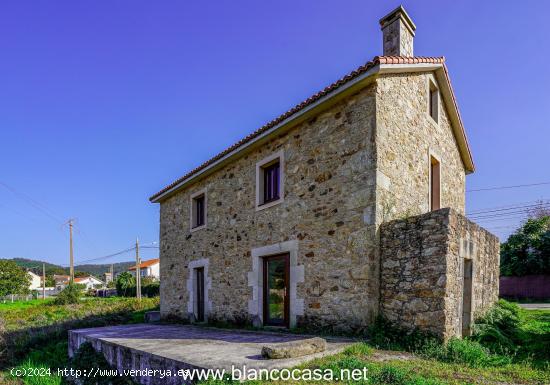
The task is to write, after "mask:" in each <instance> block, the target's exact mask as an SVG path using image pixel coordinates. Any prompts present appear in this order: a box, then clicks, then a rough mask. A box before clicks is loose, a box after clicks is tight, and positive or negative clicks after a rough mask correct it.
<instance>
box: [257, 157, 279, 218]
mask: <svg viewBox="0 0 550 385" xmlns="http://www.w3.org/2000/svg"><path fill="white" fill-rule="evenodd" d="M283 199H284V159H283V152H282V151H280V152H278V153H275V154H273V155H271V156H268V157H267V158H265V159H263V160H261V161H260V162H258V163H256V209H257V210H262V209H265V208H267V207H271V206H274V205H276V204H278V203H280V202H282V201H283Z"/></svg>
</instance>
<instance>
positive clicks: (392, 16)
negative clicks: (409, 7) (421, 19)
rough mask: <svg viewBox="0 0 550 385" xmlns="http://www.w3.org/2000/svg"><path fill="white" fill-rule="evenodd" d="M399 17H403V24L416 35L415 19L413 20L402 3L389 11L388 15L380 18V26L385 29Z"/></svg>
mask: <svg viewBox="0 0 550 385" xmlns="http://www.w3.org/2000/svg"><path fill="white" fill-rule="evenodd" d="M397 19H401V20H402V21H403V24H405V26H406V27H407V29H408V30H409V32H410V33H411V35H413V36H414V31H415V30H416V25H414V23H413V21H412V20H411V17H410V16H409V14H408V13H407V11H405V8H403V6H402V5H400V6H399V7H397V8H395V9H394V10H393V11H391V12H390V13H388V14H387V15H386V16H384V17H383V18H381V19H380V27H381V28H382V29H384V28H385V27H386V26H387V25H389V24H391V23H392V22H394V21H395V20H397Z"/></svg>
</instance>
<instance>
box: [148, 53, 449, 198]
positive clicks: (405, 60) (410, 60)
mask: <svg viewBox="0 0 550 385" xmlns="http://www.w3.org/2000/svg"><path fill="white" fill-rule="evenodd" d="M444 63H445V58H444V57H417V56H414V57H404V56H375V57H374V59H373V60H372V61H369V62H367V63H365V64H364V65H362V66H360V67H358V68H357V69H355V70H354V71H352V72H350V73H348V74H347V75H345V76H344V77H342V78H340V79H338V80H337V81H335V82H334V83H332V84H331V85H329V86H327V87H325V88H324V89H323V90H321V91H319V92H317V93H316V94H314V95H312V96H310V97H309V98H307V99H306V100H304V101H303V102H301V103H299V104H297V105H296V106H294V107H293V108H291V109H290V110H288V111H287V112H285V113H283V114H282V115H279V116H278V117H277V118H275V119H273V120H272V121H270V122H269V123H267V124H265V125H263V126H262V127H260V128H259V129H257V130H256V131H254V132H253V133H251V134H249V135H248V136H246V137H244V138H243V139H241V140H239V141H238V142H237V143H235V144H233V145H232V146H230V147H228V148H227V149H225V150H223V151H222V152H220V153H219V154H218V155H216V156H214V157H212V158H210V159H209V160H207V161H206V162H204V163H203V164H201V165H200V166H198V167H196V168H194V169H193V170H191V171H189V172H188V173H187V174H185V175H184V176H182V177H181V178H179V179H177V180H175V181H174V182H172V183H170V184H169V185H168V186H166V187H165V188H163V189H162V190H160V191H159V192H157V193H156V194H153V195H152V196H151V197H150V198H149V200H150V201H154V200H155V199H156V198H158V197H159V196H160V195H162V194H164V193H165V192H167V191H169V190H170V189H172V188H173V187H174V186H176V185H178V184H179V183H181V182H183V181H185V180H186V179H189V178H191V177H192V176H193V175H195V174H197V173H198V172H199V171H201V170H203V169H205V168H206V167H208V166H209V165H211V164H212V163H214V162H216V161H217V160H219V159H221V158H223V157H224V156H225V155H227V154H229V153H230V152H232V151H233V150H235V149H237V148H239V147H241V146H243V145H245V144H247V143H248V142H250V141H252V140H253V139H254V138H256V137H258V136H260V135H261V134H263V133H264V132H266V131H268V130H269V129H271V128H273V127H275V126H276V125H277V124H279V123H281V122H282V121H284V120H285V119H287V118H289V117H290V116H292V115H294V114H295V113H297V112H299V111H300V110H302V109H304V108H306V107H307V106H309V105H311V104H313V103H315V102H316V101H318V100H319V99H321V98H322V97H324V96H326V95H328V94H329V93H331V92H332V91H334V90H336V89H338V88H340V87H341V86H343V85H344V84H346V83H348V82H349V81H351V80H353V79H355V78H357V77H358V76H360V75H362V74H364V73H365V72H367V71H368V70H370V69H371V68H373V67H375V66H376V65H378V64H444ZM445 72H447V71H446V70H445Z"/></svg>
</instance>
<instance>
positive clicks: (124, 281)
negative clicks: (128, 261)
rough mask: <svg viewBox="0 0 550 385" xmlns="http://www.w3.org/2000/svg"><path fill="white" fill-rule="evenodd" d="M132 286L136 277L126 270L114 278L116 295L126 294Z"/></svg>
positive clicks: (134, 284)
mask: <svg viewBox="0 0 550 385" xmlns="http://www.w3.org/2000/svg"><path fill="white" fill-rule="evenodd" d="M134 286H136V279H135V277H134V276H133V275H132V274H130V273H128V272H127V271H125V272H124V273H121V274H120V275H119V276H118V277H117V279H116V290H117V292H118V295H122V296H126V293H127V292H128V290H130V289H132V288H133V287H134Z"/></svg>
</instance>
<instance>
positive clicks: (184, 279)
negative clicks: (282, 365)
mask: <svg viewBox="0 0 550 385" xmlns="http://www.w3.org/2000/svg"><path fill="white" fill-rule="evenodd" d="M380 25H381V28H382V35H383V55H384V56H377V57H375V58H374V59H373V60H372V61H370V62H368V63H366V64H365V65H363V66H361V67H359V68H357V69H356V70H355V71H353V72H351V73H349V74H348V75H346V76H344V77H343V78H341V79H340V80H338V81H336V82H335V83H333V84H331V85H330V86H328V87H326V88H325V89H324V90H322V91H320V92H318V93H317V94H315V95H313V96H311V97H310V98H309V99H307V100H305V101H304V102H302V103H300V104H298V105H297V106H295V107H293V108H292V109H291V110H289V111H288V112H286V113H284V114H282V115H281V116H279V117H278V118H276V119H274V120H273V121H271V122H269V123H268V124H266V125H265V126H263V127H261V128H259V129H258V130H256V131H255V132H253V133H251V134H250V135H248V136H247V137H246V138H244V139H242V140H241V141H239V142H237V143H235V144H234V145H232V146H231V147H229V148H228V149H226V150H225V151H223V152H222V153H220V154H218V155H216V156H215V157H213V158H212V159H210V160H208V161H206V162H205V163H203V164H202V165H200V166H199V167H197V168H196V169H194V170H192V171H190V172H189V173H187V174H186V175H184V176H183V177H181V178H180V179H178V180H176V181H175V182H173V183H172V184H170V185H169V186H167V187H166V188H164V189H163V190H161V191H160V192H158V193H156V194H155V195H153V196H152V197H151V198H150V200H151V201H152V202H155V203H160V261H161V264H160V274H161V316H162V317H163V318H171V317H174V318H182V319H188V320H190V321H191V322H203V321H208V320H210V321H212V320H226V321H230V322H236V323H243V322H247V323H251V324H253V325H255V326H264V325H272V326H279V327H290V328H292V327H296V326H307V327H310V328H325V329H328V330H332V331H343V330H347V331H362V330H364V329H365V328H366V327H367V326H369V325H370V324H372V322H373V321H374V320H375V319H376V317H377V315H379V314H381V315H383V316H384V317H386V318H387V319H389V320H391V321H393V322H394V323H396V324H398V325H400V326H402V327H406V328H410V329H412V328H419V329H423V330H426V331H430V332H433V333H435V334H437V335H439V336H441V337H442V338H449V337H450V336H460V335H463V334H467V333H468V332H469V325H470V322H471V321H472V319H473V317H474V315H475V314H478V313H479V312H481V311H483V310H484V309H486V308H487V307H488V306H490V305H491V304H493V303H494V302H495V301H496V300H497V297H498V276H499V266H498V264H499V241H498V239H497V238H496V237H495V236H494V235H492V234H490V233H489V232H487V231H486V230H484V229H482V228H480V227H479V226H477V225H476V224H474V223H472V222H470V221H469V220H467V219H466V218H465V217H464V206H465V179H466V175H467V174H469V173H472V172H473V171H474V162H473V160H472V154H471V152H470V148H469V146H468V140H467V138H466V133H465V130H464V126H463V124H462V120H461V118H460V113H459V110H458V105H457V101H456V99H455V96H454V93H453V89H452V87H451V83H450V80H449V76H448V73H447V68H446V66H445V60H444V58H442V57H418V56H414V53H413V40H414V35H415V29H416V27H415V25H414V23H413V22H412V20H411V19H410V17H409V16H408V15H407V13H406V12H405V10H404V9H403V8H402V7H399V8H397V9H396V10H394V11H393V12H391V13H390V14H388V15H387V16H385V17H383V18H382V19H381V20H380Z"/></svg>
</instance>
